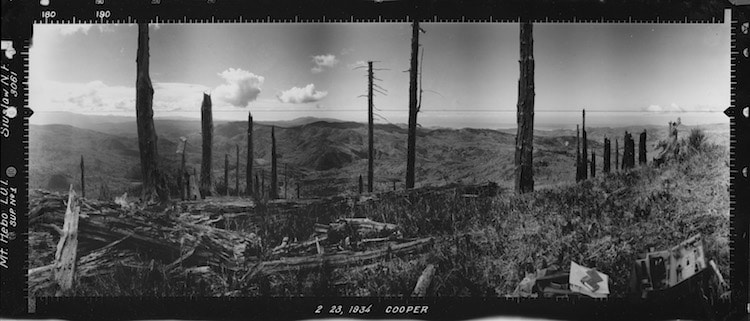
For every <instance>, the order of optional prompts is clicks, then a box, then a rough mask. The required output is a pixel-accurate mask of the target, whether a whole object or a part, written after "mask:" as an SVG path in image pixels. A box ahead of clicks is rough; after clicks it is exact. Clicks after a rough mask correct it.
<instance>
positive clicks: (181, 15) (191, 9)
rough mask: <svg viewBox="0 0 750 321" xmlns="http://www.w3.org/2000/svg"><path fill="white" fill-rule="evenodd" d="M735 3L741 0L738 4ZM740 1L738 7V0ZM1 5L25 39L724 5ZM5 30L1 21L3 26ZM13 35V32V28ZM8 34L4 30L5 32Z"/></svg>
mask: <svg viewBox="0 0 750 321" xmlns="http://www.w3.org/2000/svg"><path fill="white" fill-rule="evenodd" d="M738 1H740V0H738ZM742 1H744V0H742ZM6 2H8V6H7V7H8V8H4V11H10V12H14V14H13V16H11V15H5V14H4V19H6V17H7V20H8V21H7V23H8V24H9V25H13V26H14V30H13V32H14V33H15V34H17V35H18V36H19V37H22V38H28V36H29V35H30V33H31V27H30V25H29V24H28V22H32V21H33V22H40V23H134V22H139V21H141V22H142V21H149V22H164V23H172V22H179V23H194V22H203V23H207V22H211V23H230V22H266V23H269V22H282V23H291V22H406V21H410V20H411V19H413V18H414V17H415V16H416V15H419V18H420V19H424V20H428V21H434V22H462V23H464V22H510V21H518V20H519V19H521V18H523V19H524V20H532V21H536V22H627V23H646V22H648V23H652V22H657V23H669V22H674V23H696V22H700V23H720V22H723V19H724V15H723V10H724V9H725V8H727V7H728V6H729V5H730V3H728V2H727V1H726V0H709V1H700V0H689V1H648V0H638V1H627V0H607V1H599V0H574V1H541V0H537V1H522V0H511V1H493V0H479V1H465V0H316V1H296V0H279V1H273V0H260V1H253V2H252V3H247V2H245V1H242V0H137V1H124V0H68V1H61V0H35V1H28V2H23V3H21V2H20V1H15V2H9V1H6ZM3 25H4V26H5V25H6V21H3ZM19 28H20V29H19ZM4 29H8V28H4Z"/></svg>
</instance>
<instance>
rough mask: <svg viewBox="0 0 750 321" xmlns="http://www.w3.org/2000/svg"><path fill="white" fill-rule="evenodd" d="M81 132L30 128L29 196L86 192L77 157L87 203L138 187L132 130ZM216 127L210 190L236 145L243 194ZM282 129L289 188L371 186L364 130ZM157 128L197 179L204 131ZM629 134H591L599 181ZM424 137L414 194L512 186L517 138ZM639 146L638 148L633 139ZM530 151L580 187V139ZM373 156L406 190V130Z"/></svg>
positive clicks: (266, 161) (556, 176) (485, 133)
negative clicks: (105, 191) (607, 154)
mask: <svg viewBox="0 0 750 321" xmlns="http://www.w3.org/2000/svg"><path fill="white" fill-rule="evenodd" d="M76 125H78V126H86V128H80V127H74V126H70V125H54V124H49V125H32V126H31V131H30V133H31V135H30V136H31V137H30V164H29V165H30V171H31V173H30V184H31V187H32V188H47V189H52V190H65V189H66V188H67V187H66V186H67V184H70V183H73V184H74V185H75V186H76V188H80V186H79V185H80V184H79V177H80V170H79V161H80V157H81V155H84V158H85V162H86V177H87V191H88V192H89V194H88V195H92V196H94V195H97V193H98V189H99V185H100V184H102V183H104V182H106V184H107V185H108V187H109V188H110V189H111V190H112V191H113V192H115V193H118V194H119V193H122V192H125V191H128V190H131V189H133V188H134V187H136V186H137V185H138V183H139V182H138V179H139V175H140V174H139V156H138V146H137V140H136V127H135V123H134V122H133V121H131V122H125V121H118V122H116V123H103V122H101V120H100V121H98V122H97V121H88V122H86V121H80V120H79V121H78V123H76ZM214 125H215V127H214V155H213V168H214V173H213V177H214V180H215V181H216V182H217V183H219V182H223V176H224V155H225V154H228V155H229V160H230V166H229V167H230V184H229V185H230V187H232V186H234V177H235V173H234V169H235V162H236V158H235V157H236V155H235V152H236V151H235V148H236V147H235V146H237V145H239V149H240V182H241V184H240V186H241V189H244V184H243V182H244V175H245V173H244V171H245V170H244V169H245V165H244V164H245V159H246V145H247V141H246V139H247V138H246V131H247V123H246V122H216V123H215V124H214ZM278 125H282V126H283V125H292V126H291V127H279V128H277V143H278V154H279V162H280V164H279V173H280V175H281V177H280V180H281V181H284V179H283V174H284V165H285V164H286V166H287V170H288V172H289V174H288V176H289V178H288V180H289V183H290V185H291V186H292V187H294V188H296V185H297V183H298V182H299V183H300V184H301V185H302V193H301V194H302V196H303V197H306V196H307V197H311V196H328V195H333V194H340V193H354V192H356V189H357V184H358V183H357V182H358V177H359V175H363V178H365V179H366V175H367V172H366V170H367V127H366V125H365V124H361V123H354V122H342V121H334V120H318V119H314V118H306V119H301V120H298V121H290V122H285V123H282V124H278ZM155 127H156V129H157V133H158V135H159V141H158V144H159V154H160V156H161V158H162V162H163V164H164V165H165V166H166V168H167V171H168V172H169V173H175V172H176V170H177V168H178V166H179V159H180V154H179V153H177V151H178V145H179V142H180V137H186V138H187V139H188V145H187V149H186V151H187V164H188V166H189V167H193V168H195V169H196V170H199V169H200V160H201V145H200V144H201V134H200V122H199V121H195V120H176V119H157V120H156V121H155ZM664 127H665V128H661V127H648V128H646V130H647V131H648V133H649V136H648V147H649V148H648V153H649V159H650V158H651V156H652V155H654V149H655V146H656V143H657V141H658V140H659V139H662V138H663V137H665V136H666V126H664ZM727 127H728V126H723V125H711V126H702V128H703V129H704V130H705V131H706V133H707V134H708V137H709V141H712V142H715V143H718V144H728V128H727ZM625 130H629V131H631V132H635V133H638V132H640V130H642V128H641V129H639V128H635V127H633V128H590V129H588V137H589V148H590V149H591V150H593V151H595V152H596V154H597V156H596V157H597V167H598V170H599V171H601V166H602V165H601V164H602V162H603V159H602V158H601V151H602V140H603V137H604V136H605V135H606V136H607V137H610V138H612V139H613V140H614V137H617V138H619V140H620V147H621V148H622V134H623V133H624V131H625ZM680 130H681V132H682V133H683V135H686V133H687V132H689V127H687V126H684V125H683V126H682V127H681V129H680ZM270 131H271V127H270V125H269V124H266V123H256V124H255V127H254V134H253V135H254V144H255V162H254V163H255V168H257V169H258V170H256V172H260V171H262V172H263V173H265V174H266V175H269V173H270V147H271V135H270ZM418 135H419V137H418V140H417V175H416V176H417V186H425V185H444V184H448V183H454V182H456V183H481V182H486V181H495V182H497V183H498V184H500V185H501V186H503V185H504V186H511V185H512V182H513V168H514V166H513V157H514V154H513V148H514V142H515V134H514V133H511V131H498V130H489V129H470V128H464V129H444V128H441V129H421V130H420V131H419V132H418ZM615 135H616V136H615ZM635 138H636V140H637V135H636V137H635ZM636 144H637V142H636ZM534 147H535V148H534V165H535V167H534V171H535V173H534V178H535V182H536V186H537V187H547V186H556V185H560V184H564V183H567V182H571V181H572V180H573V179H574V175H575V173H574V162H575V157H576V146H575V131H570V130H556V131H537V133H536V136H535V138H534ZM612 148H614V142H613V146H612ZM375 149H376V164H375V177H376V184H375V189H376V190H381V191H382V190H389V189H391V188H392V185H393V181H396V184H397V187H398V188H402V187H403V177H404V171H405V159H406V130H405V129H403V128H401V127H399V126H396V125H391V124H377V125H376V128H375ZM613 158H614V155H613ZM612 161H613V162H614V159H613V160H612ZM613 165H614V164H613ZM53 178H54V179H53ZM63 178H64V179H63ZM292 190H294V189H290V192H289V194H295V193H291V191H292ZM92 193H93V194H92ZM282 195H283V189H282Z"/></svg>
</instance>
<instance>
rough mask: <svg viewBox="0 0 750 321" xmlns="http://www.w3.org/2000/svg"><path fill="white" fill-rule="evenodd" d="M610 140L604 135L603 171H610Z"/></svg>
mask: <svg viewBox="0 0 750 321" xmlns="http://www.w3.org/2000/svg"><path fill="white" fill-rule="evenodd" d="M610 154H611V152H610V141H609V139H608V138H606V137H604V154H602V155H604V165H603V166H602V170H603V172H604V173H609V171H610V167H609V166H610Z"/></svg>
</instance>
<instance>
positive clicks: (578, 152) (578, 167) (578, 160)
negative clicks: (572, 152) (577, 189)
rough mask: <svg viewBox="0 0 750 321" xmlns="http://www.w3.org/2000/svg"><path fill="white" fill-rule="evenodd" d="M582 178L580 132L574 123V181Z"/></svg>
mask: <svg viewBox="0 0 750 321" xmlns="http://www.w3.org/2000/svg"><path fill="white" fill-rule="evenodd" d="M581 179H583V175H581V134H580V131H579V128H578V125H576V182H580V181H581Z"/></svg>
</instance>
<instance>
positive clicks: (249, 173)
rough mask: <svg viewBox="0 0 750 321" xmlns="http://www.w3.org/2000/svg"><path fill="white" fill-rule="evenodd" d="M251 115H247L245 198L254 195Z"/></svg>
mask: <svg viewBox="0 0 750 321" xmlns="http://www.w3.org/2000/svg"><path fill="white" fill-rule="evenodd" d="M254 155H255V154H254V153H253V114H251V113H247V160H246V164H245V185H246V187H245V189H246V191H245V192H246V193H247V196H252V195H255V194H254V192H253V159H254V158H255V156H254Z"/></svg>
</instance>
